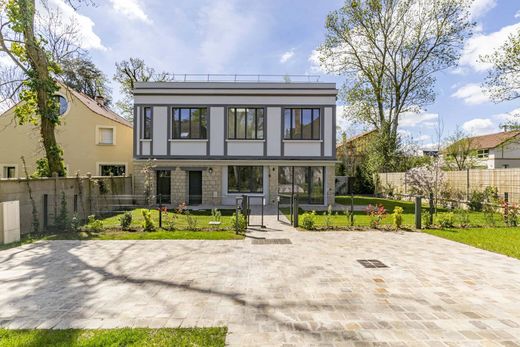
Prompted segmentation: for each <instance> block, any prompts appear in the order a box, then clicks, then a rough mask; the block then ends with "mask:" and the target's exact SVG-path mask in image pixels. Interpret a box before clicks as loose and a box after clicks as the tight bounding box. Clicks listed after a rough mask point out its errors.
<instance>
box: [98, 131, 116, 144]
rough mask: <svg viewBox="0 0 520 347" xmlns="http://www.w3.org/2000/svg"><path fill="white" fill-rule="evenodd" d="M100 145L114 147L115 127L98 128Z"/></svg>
mask: <svg viewBox="0 0 520 347" xmlns="http://www.w3.org/2000/svg"><path fill="white" fill-rule="evenodd" d="M98 144H99V145H113V144H115V139H114V127H98Z"/></svg>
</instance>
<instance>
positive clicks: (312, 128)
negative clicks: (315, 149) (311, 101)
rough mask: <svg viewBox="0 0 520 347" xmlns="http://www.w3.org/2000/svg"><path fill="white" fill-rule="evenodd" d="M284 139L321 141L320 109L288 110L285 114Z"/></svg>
mask: <svg viewBox="0 0 520 347" xmlns="http://www.w3.org/2000/svg"><path fill="white" fill-rule="evenodd" d="M283 137H284V139H287V140H319V139H320V138H321V134H320V109H319V108H287V109H285V113H284V135H283Z"/></svg>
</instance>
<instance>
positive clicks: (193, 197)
mask: <svg viewBox="0 0 520 347" xmlns="http://www.w3.org/2000/svg"><path fill="white" fill-rule="evenodd" d="M188 185H189V191H188V194H189V198H188V203H189V204H190V205H200V204H202V171H189V184H188Z"/></svg>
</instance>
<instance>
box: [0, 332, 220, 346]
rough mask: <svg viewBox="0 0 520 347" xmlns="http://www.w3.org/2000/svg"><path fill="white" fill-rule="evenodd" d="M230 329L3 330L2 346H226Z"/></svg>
mask: <svg viewBox="0 0 520 347" xmlns="http://www.w3.org/2000/svg"><path fill="white" fill-rule="evenodd" d="M226 334H227V328H176V329H166V328H164V329H145V328H136V329H131V328H124V329H99V330H84V329H64V330H43V329H42V330H37V329H34V330H7V329H0V346H5V347H11V346H12V347H14V346H24V347H33V346H34V347H36V346H59V347H62V346H63V347H68V346H74V347H94V346H135V347H137V346H193V347H195V346H210V347H213V346H215V347H216V346H224V345H225V340H226Z"/></svg>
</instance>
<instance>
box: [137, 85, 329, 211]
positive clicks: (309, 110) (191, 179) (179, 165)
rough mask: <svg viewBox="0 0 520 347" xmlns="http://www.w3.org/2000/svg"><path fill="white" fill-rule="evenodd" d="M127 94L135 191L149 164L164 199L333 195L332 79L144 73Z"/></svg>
mask: <svg viewBox="0 0 520 347" xmlns="http://www.w3.org/2000/svg"><path fill="white" fill-rule="evenodd" d="M134 95H135V100H134V101H135V120H134V127H135V131H134V136H135V143H134V156H135V161H134V170H135V184H136V191H139V190H141V191H144V189H145V188H146V187H145V183H144V182H145V181H147V182H149V181H150V180H149V179H146V180H145V177H148V178H150V176H147V175H146V174H145V173H144V172H150V170H146V169H145V170H143V168H150V166H153V176H152V178H151V179H152V180H153V185H152V187H150V186H148V188H151V189H152V190H153V193H154V194H155V195H157V196H159V195H160V196H161V199H162V200H163V202H164V203H171V204H177V203H180V202H186V203H188V204H190V205H200V204H204V205H231V204H234V203H235V201H236V197H239V196H241V195H242V194H247V195H250V196H257V197H264V198H265V203H271V204H275V203H276V201H277V197H278V194H279V193H291V192H293V191H294V192H295V193H297V194H298V196H299V202H300V204H320V205H323V204H331V203H334V165H335V162H336V134H335V132H336V120H335V117H336V95H337V90H336V85H335V84H334V83H310V82H309V83H308V82H304V83H271V82H258V83H256V82H162V83H161V82H143V83H136V88H135V90H134ZM150 159H153V161H150ZM260 201H261V199H260V198H257V199H256V200H252V203H254V204H258V203H260Z"/></svg>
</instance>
